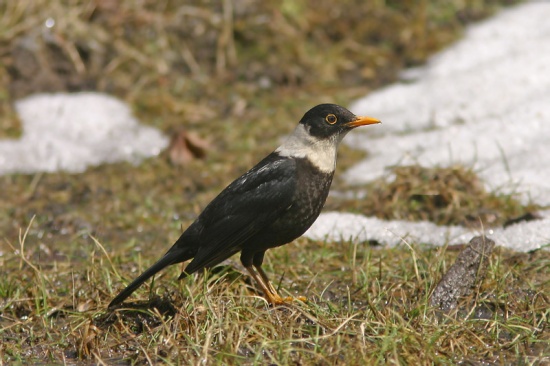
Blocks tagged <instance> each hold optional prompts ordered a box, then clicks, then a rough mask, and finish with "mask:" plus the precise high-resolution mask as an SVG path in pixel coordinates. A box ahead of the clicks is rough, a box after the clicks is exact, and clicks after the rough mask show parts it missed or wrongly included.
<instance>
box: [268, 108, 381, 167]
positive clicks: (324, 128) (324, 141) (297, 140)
mask: <svg viewBox="0 0 550 366" xmlns="http://www.w3.org/2000/svg"><path fill="white" fill-rule="evenodd" d="M375 123H380V121H379V120H377V119H375V118H371V117H357V116H356V115H354V114H353V113H351V112H350V111H348V110H347V109H346V108H344V107H340V106H339V105H336V104H320V105H318V106H316V107H313V108H311V109H310V110H309V111H307V112H306V114H304V116H303V117H302V119H301V120H300V123H299V124H298V127H296V129H295V130H294V132H293V133H292V134H291V135H290V136H289V137H288V139H287V140H286V141H285V142H284V143H283V144H282V145H281V146H279V147H278V148H277V150H275V152H276V153H278V154H279V155H280V156H289V157H293V158H307V159H308V160H309V161H310V162H311V163H312V164H313V165H314V166H316V167H317V168H318V169H319V170H321V171H322V172H325V173H333V172H334V168H335V166H336V149H337V148H338V144H339V143H340V141H342V138H343V137H344V136H345V135H346V133H347V132H349V131H351V130H352V129H354V128H355V127H359V126H365V125H372V124H375Z"/></svg>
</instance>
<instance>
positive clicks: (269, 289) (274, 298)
mask: <svg viewBox="0 0 550 366" xmlns="http://www.w3.org/2000/svg"><path fill="white" fill-rule="evenodd" d="M245 268H246V269H247V271H248V273H250V275H251V276H252V278H253V279H254V280H256V282H258V284H259V285H260V287H261V288H262V291H263V292H264V295H265V297H266V298H267V301H269V302H270V303H271V304H273V305H281V304H284V303H285V300H286V299H283V298H282V297H281V296H279V294H278V293H277V291H275V288H274V287H273V285H271V282H269V280H267V276H265V273H263V275H262V272H263V271H261V268H260V271H261V272H260V274H259V275H258V273H257V272H256V270H254V267H253V266H246V267H245ZM256 268H259V267H256ZM264 278H265V279H266V280H267V283H266V282H265V281H264Z"/></svg>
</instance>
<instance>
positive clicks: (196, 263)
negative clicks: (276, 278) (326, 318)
mask: <svg viewBox="0 0 550 366" xmlns="http://www.w3.org/2000/svg"><path fill="white" fill-rule="evenodd" d="M378 122H379V121H378V120H375V119H373V118H370V117H356V116H355V115H354V114H352V113H351V112H349V111H348V110H347V109H345V108H343V107H340V106H337V105H334V104H321V105H319V106H317V107H314V108H312V109H311V110H309V111H308V112H307V113H306V114H305V115H304V117H303V118H302V119H301V121H300V123H299V125H298V127H297V128H296V130H295V131H294V133H293V134H292V135H291V136H290V137H289V138H288V140H287V141H286V142H285V143H284V144H283V145H281V146H280V147H279V148H278V149H277V150H275V151H274V152H272V153H271V154H269V155H268V156H267V157H265V158H264V159H263V160H262V161H260V162H259V163H258V164H257V165H256V166H254V167H253V168H252V169H250V170H249V171H248V172H246V173H245V174H243V175H242V176H241V177H239V178H238V179H236V180H235V181H234V182H233V183H231V184H230V185H229V186H227V188H225V189H224V190H223V191H222V192H221V193H220V194H219V195H218V196H217V197H216V198H214V200H212V202H210V204H208V205H207V206H206V208H205V209H204V211H203V212H202V213H201V214H200V215H199V216H198V218H197V219H196V220H195V221H194V222H193V223H192V224H191V226H189V227H188V228H187V230H185V232H184V233H183V234H182V235H181V236H180V238H179V239H178V240H177V241H176V242H175V243H174V245H173V246H172V247H171V248H170V249H169V250H168V252H167V253H166V254H165V255H164V256H163V257H162V258H161V259H160V260H159V261H158V262H156V263H155V264H153V265H152V266H151V267H150V268H148V269H147V270H146V271H145V272H143V273H142V274H141V275H140V276H139V277H138V278H136V279H135V280H134V281H133V282H132V283H130V285H128V287H126V288H125V289H124V290H123V291H122V292H120V293H119V294H118V295H117V296H116V297H115V298H114V299H113V300H112V301H111V303H110V304H109V307H113V306H115V305H117V304H120V303H121V302H123V301H124V300H125V299H126V298H127V297H128V296H130V295H131V294H132V292H134V291H135V290H136V289H137V288H138V287H139V286H140V285H141V284H142V283H143V282H145V281H146V280H147V279H149V278H150V277H152V276H154V275H155V274H156V273H157V272H159V271H160V270H162V269H163V268H165V267H167V266H169V265H171V264H175V263H180V262H184V261H186V260H189V259H191V258H192V259H193V260H192V261H191V262H190V263H189V264H188V265H187V267H186V268H185V270H184V272H183V273H182V275H181V276H180V278H183V277H185V276H187V275H189V274H192V273H194V272H196V271H199V270H201V269H203V268H210V267H212V266H215V265H217V264H219V263H220V262H222V261H224V260H225V259H227V258H229V257H230V256H232V255H233V254H236V253H238V252H241V262H242V263H243V265H244V266H245V267H246V268H247V270H248V271H249V272H250V274H251V275H252V277H254V278H255V279H256V280H257V281H258V283H259V284H260V286H261V287H262V289H263V291H264V292H265V295H266V297H267V299H268V300H269V301H270V302H272V303H280V302H282V301H283V300H282V299H281V298H280V297H279V295H278V294H277V293H276V291H275V289H274V288H273V286H272V285H271V283H270V282H269V280H268V279H267V275H266V274H265V272H264V271H263V270H262V268H261V265H262V261H263V257H264V253H265V251H266V250H267V249H269V248H274V247H277V246H280V245H283V244H286V243H289V242H291V241H292V240H294V239H296V238H297V237H299V236H301V235H302V234H303V233H304V232H305V231H306V230H307V229H308V228H309V227H310V226H311V224H313V222H314V221H315V219H316V218H317V217H318V216H319V213H320V212H321V209H322V207H323V205H324V203H325V200H326V198H327V195H328V192H329V189H330V184H331V182H332V177H333V175H334V166H335V163H336V160H335V159H336V149H337V147H338V144H339V142H340V141H341V139H342V138H343V136H344V135H345V134H346V133H347V132H348V131H350V130H351V129H352V128H354V127H357V126H361V125H366V124H373V123H378Z"/></svg>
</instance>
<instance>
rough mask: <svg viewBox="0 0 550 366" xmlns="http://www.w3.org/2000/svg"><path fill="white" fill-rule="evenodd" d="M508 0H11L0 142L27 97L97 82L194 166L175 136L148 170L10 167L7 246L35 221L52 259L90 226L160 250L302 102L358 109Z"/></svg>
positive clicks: (5, 199) (1, 38)
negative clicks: (15, 171) (355, 103)
mask: <svg viewBox="0 0 550 366" xmlns="http://www.w3.org/2000/svg"><path fill="white" fill-rule="evenodd" d="M512 2H513V1H508V0H454V1H449V0H440V1H427V0H424V1H382V0H378V1H361V0H346V1H338V2H334V1H329V0H315V1H313V0H307V1H290V0H288V1H286V0H285V1H259V0H223V1H150V0H143V1H129V0H123V1H113V0H93V1H77V0H73V1H70V0H68V1H61V0H36V1H30V0H29V1H8V0H1V1H0V14H1V15H0V139H15V138H18V137H19V136H21V134H22V128H21V121H20V120H19V119H18V117H17V114H16V113H15V110H14V102H15V101H16V100H18V99H20V98H23V97H27V96H30V95H33V94H36V93H53V92H79V91H98V92H103V93H107V94H109V95H112V96H115V97H117V98H119V99H121V100H123V101H125V102H126V103H128V105H129V106H130V108H131V110H132V111H133V113H134V115H135V116H136V117H137V118H138V119H139V120H140V121H141V122H142V123H144V124H146V125H148V126H153V127H156V128H158V129H160V130H161V131H162V132H164V133H166V134H167V135H169V136H172V138H173V142H174V141H175V142H176V143H175V145H178V143H177V142H178V141H180V145H181V141H182V140H183V141H184V142H183V143H184V145H185V144H186V145H187V146H188V147H189V146H190V147H191V150H192V151H191V153H192V157H193V159H185V158H184V159H179V160H183V162H184V163H185V166H182V165H181V164H180V163H181V162H180V163H178V154H179V155H181V154H185V153H186V152H183V153H181V152H178V151H179V150H178V148H177V146H176V148H173V146H174V143H173V144H172V147H171V148H170V149H169V152H165V153H164V154H163V155H161V156H160V157H159V158H153V159H149V160H146V161H145V162H144V163H142V164H140V165H133V164H128V163H117V164H114V165H102V166H98V167H95V168H92V169H88V170H87V171H86V172H84V173H82V174H67V173H64V172H57V173H48V174H42V173H38V174H34V175H7V176H0V185H1V186H2V189H0V232H1V233H2V235H3V236H4V237H5V238H6V239H7V241H8V242H13V241H15V240H16V238H17V235H18V234H19V231H20V229H21V228H25V227H26V226H27V225H28V224H29V222H30V220H31V218H32V217H33V216H34V215H36V218H35V222H34V224H33V227H32V228H31V234H32V235H37V237H38V238H39V239H40V243H41V245H42V247H43V249H44V248H48V247H50V250H46V251H43V253H54V252H56V251H57V250H58V248H60V247H61V248H62V247H63V244H67V245H68V248H70V249H67V250H68V251H70V252H72V251H74V250H77V251H78V250H79V249H77V248H78V247H79V246H76V245H75V240H76V241H77V242H78V241H80V240H84V241H85V242H86V243H89V241H88V239H87V238H88V237H87V235H89V234H90V233H92V234H94V235H99V236H100V238H101V239H102V240H104V241H106V242H107V243H108V244H107V245H109V246H110V245H113V246H119V247H120V248H121V249H123V248H124V247H125V246H123V245H122V243H126V245H127V246H126V247H132V248H134V246H135V241H134V240H139V242H143V241H144V240H145V241H146V242H149V243H150V242H156V241H159V242H161V243H165V244H166V243H167V242H169V241H170V238H173V237H175V236H177V235H178V232H179V230H180V227H181V225H183V226H185V225H186V223H188V222H189V220H191V219H192V218H193V217H195V215H196V214H197V213H198V212H199V211H200V209H201V208H202V207H204V206H205V205H206V203H208V202H209V200H210V199H212V198H213V197H214V195H215V194H217V192H219V190H220V189H221V188H223V186H225V185H226V184H227V183H229V182H230V181H231V180H232V179H234V177H236V176H238V175H239V174H241V173H242V172H244V171H246V170H247V169H248V168H249V167H250V166H252V165H253V164H254V163H255V162H257V161H258V160H259V159H260V158H261V157H262V156H263V155H264V154H267V153H269V152H270V151H271V150H272V149H273V148H274V147H275V146H277V145H278V143H279V141H280V139H281V137H282V136H284V135H285V134H287V133H289V132H290V131H291V130H292V129H293V128H294V126H295V124H296V122H297V121H298V119H299V118H300V117H301V116H302V115H303V113H304V112H305V111H306V110H307V109H309V108H310V107H312V106H314V105H316V104H318V103H321V102H335V103H339V104H342V105H345V106H346V105H349V103H350V102H351V101H352V100H353V99H355V98H358V97H362V96H364V95H366V94H368V92H369V91H371V90H373V89H375V88H378V87H381V86H383V85H385V84H387V83H390V82H391V81H393V80H395V79H396V77H397V75H398V72H399V71H400V70H402V69H403V68H404V67H409V66H414V65H420V64H422V63H423V62H424V61H425V60H426V58H427V57H428V56H429V55H430V54H433V53H434V52H435V51H436V50H439V49H441V48H442V47H443V46H445V45H447V44H449V43H450V42H451V41H453V40H456V39H457V38H459V37H460V35H461V32H462V30H463V29H464V26H465V25H466V24H467V23H469V22H471V21H474V20H478V19H480V18H483V17H485V16H487V15H489V14H492V13H493V12H495V11H496V10H497V9H498V8H499V7H501V6H503V5H508V4H510V3H512ZM90 113H93V111H90ZM182 130H184V131H185V132H184V133H183V135H182V132H181V131H182ZM182 136H183V137H182ZM189 136H190V137H189ZM174 149H175V150H174ZM344 150H346V148H345V147H344ZM348 150H349V149H348ZM360 154H363V153H360V152H356V151H347V152H346V153H345V154H343V156H342V159H341V167H340V169H343V168H342V166H343V167H345V166H346V165H349V162H350V161H354V160H355V161H356V160H357V158H358V155H360ZM180 158H181V156H180ZM194 158H198V159H194ZM336 184H338V182H336ZM166 245H167V244H166ZM53 247H55V248H56V249H55V250H54V249H52V248H53ZM139 249H140V248H139V247H138V248H137V250H139ZM80 250H82V251H81V253H80V254H81V255H82V256H84V257H86V256H87V254H86V253H87V251H88V250H87V249H82V248H81V249H80ZM43 253H42V254H41V255H44V254H43ZM52 255H53V254H52Z"/></svg>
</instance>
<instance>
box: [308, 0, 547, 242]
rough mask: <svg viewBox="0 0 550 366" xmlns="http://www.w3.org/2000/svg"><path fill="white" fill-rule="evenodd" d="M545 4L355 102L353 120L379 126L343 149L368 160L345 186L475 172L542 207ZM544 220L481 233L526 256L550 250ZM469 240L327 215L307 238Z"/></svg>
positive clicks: (459, 234) (451, 231)
mask: <svg viewBox="0 0 550 366" xmlns="http://www.w3.org/2000/svg"><path fill="white" fill-rule="evenodd" d="M549 14H550V2H531V3H526V4H523V5H519V6H516V7H513V8H510V9H508V10H506V11H503V12H502V13H500V14H498V15H497V16H495V17H493V18H492V19H489V20H487V21H485V22H483V23H480V24H477V25H474V26H471V27H470V28H469V29H468V30H467V32H466V34H465V36H464V38H463V39H462V40H461V41H459V42H457V43H456V44H455V45H453V46H451V47H449V48H448V49H446V50H444V51H442V52H440V53H439V54H437V55H435V56H434V57H433V58H432V59H431V60H430V61H429V62H428V64H427V65H426V66H425V67H422V68H418V69H413V70H407V71H405V72H404V73H403V78H404V79H406V82H405V81H404V82H398V83H395V84H393V85H390V86H388V87H386V88H384V89H381V90H379V91H377V92H375V93H372V94H370V95H369V96H367V97H365V98H363V99H361V100H359V101H357V102H356V103H354V104H353V105H352V106H351V107H350V109H351V110H352V111H353V112H355V113H356V114H365V115H371V116H374V117H376V118H380V119H381V120H382V123H383V124H382V125H381V126H379V127H378V128H376V129H370V130H368V131H367V132H360V131H357V132H355V133H354V134H350V135H349V137H348V138H347V140H345V141H346V142H347V143H349V144H350V145H351V146H353V147H356V148H358V149H364V150H366V151H368V152H369V156H368V158H367V159H365V160H364V161H362V162H360V163H359V164H357V165H356V166H354V167H352V168H351V169H350V170H349V171H348V172H347V173H346V174H345V177H346V179H348V181H350V182H352V183H353V182H354V183H364V182H368V181H371V180H373V179H375V178H378V177H381V176H383V175H384V173H385V169H386V167H389V166H395V165H407V164H420V165H423V166H450V165H453V164H457V163H461V164H463V165H465V166H469V167H473V168H474V169H475V170H476V171H477V172H478V174H479V176H480V177H481V178H482V179H483V180H484V182H485V184H486V185H487V186H488V189H490V190H495V189H499V190H500V191H501V192H507V193H512V192H514V193H518V194H519V195H520V197H521V199H522V200H523V201H525V202H526V201H529V200H532V201H533V202H535V203H538V204H541V205H550V159H549V157H550V41H549V40H550V22H549V21H548V15H549ZM542 215H543V219H542V220H538V221H532V222H527V223H520V224H516V225H513V226H510V227H508V228H506V229H495V230H491V231H488V232H486V233H485V234H487V235H489V236H491V237H492V238H493V239H494V240H495V241H496V242H497V244H499V245H503V246H506V247H510V248H513V249H516V250H522V251H528V250H532V249H536V248H539V247H541V246H544V245H547V244H549V243H550V212H544V213H542ZM477 234H478V233H477V232H474V231H470V230H467V229H465V228H461V227H438V226H436V225H434V224H432V223H426V222H421V223H411V222H403V221H390V222H388V221H383V220H379V219H375V218H368V217H364V216H360V215H350V214H341V213H340V214H339V213H334V212H331V213H325V214H323V215H322V216H321V217H320V218H319V220H317V222H316V223H315V224H314V226H313V227H312V228H311V229H310V230H309V231H308V232H307V233H306V235H307V236H309V237H311V238H316V239H322V238H328V239H331V240H338V239H345V240H349V239H352V240H362V241H363V240H377V241H379V242H381V243H386V244H390V245H395V244H397V243H399V242H401V241H402V238H404V239H405V240H412V241H413V242H423V243H433V244H438V245H443V244H445V243H447V242H449V243H458V242H462V243H465V242H468V241H469V240H470V238H471V237H472V236H473V235H477Z"/></svg>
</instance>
